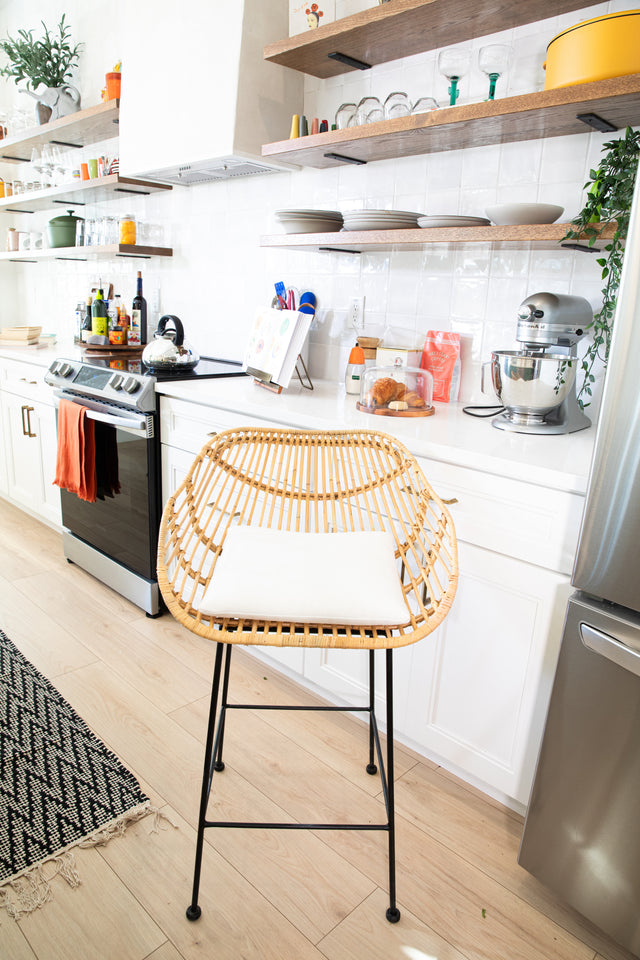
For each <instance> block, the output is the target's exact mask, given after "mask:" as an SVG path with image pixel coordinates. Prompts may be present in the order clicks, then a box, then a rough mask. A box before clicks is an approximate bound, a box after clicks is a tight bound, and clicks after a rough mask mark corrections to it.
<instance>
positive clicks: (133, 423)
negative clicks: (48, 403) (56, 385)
mask: <svg viewBox="0 0 640 960" xmlns="http://www.w3.org/2000/svg"><path fill="white" fill-rule="evenodd" d="M54 397H55V399H56V407H57V406H58V405H59V403H58V401H60V400H69V402H70V403H81V406H83V407H86V410H87V417H88V418H89V419H90V420H100V422H101V423H108V424H110V426H112V427H119V428H120V429H122V430H128V431H129V433H133V434H135V435H136V436H143V437H146V436H147V435H148V425H147V418H146V416H145V415H144V414H138V415H136V414H131V415H127V416H126V417H119V416H117V415H116V414H114V413H105V412H104V411H102V410H94V409H92V404H91V401H90V400H89V401H87V400H84V399H83V400H82V401H77V400H74V399H72V398H71V397H69V396H68V395H67V394H65V393H62V392H61V391H58V390H54Z"/></svg>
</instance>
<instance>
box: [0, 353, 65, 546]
mask: <svg viewBox="0 0 640 960" xmlns="http://www.w3.org/2000/svg"><path fill="white" fill-rule="evenodd" d="M0 375H1V380H0V403H1V407H2V425H3V433H4V452H5V461H6V474H7V481H6V494H7V496H8V497H9V499H10V500H12V501H14V502H15V503H17V504H19V505H20V506H21V507H24V509H26V510H28V511H29V512H30V513H32V514H34V515H35V516H37V517H39V518H40V519H42V520H45V521H46V522H48V523H50V524H53V525H55V526H58V527H59V526H61V524H62V512H61V507H60V490H59V489H58V487H56V486H54V485H53V479H54V477H55V467H56V415H55V408H54V406H53V398H52V396H51V391H50V390H49V388H48V387H47V386H46V385H45V383H44V380H43V376H44V369H43V368H42V367H38V366H36V365H35V364H28V363H21V362H19V361H12V360H0Z"/></svg>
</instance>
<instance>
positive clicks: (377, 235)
mask: <svg viewBox="0 0 640 960" xmlns="http://www.w3.org/2000/svg"><path fill="white" fill-rule="evenodd" d="M570 228H571V224H570V223H540V224H526V225H523V226H516V227H499V226H485V227H430V228H429V229H427V230H422V229H417V230H344V231H337V232H336V233H288V234H277V235H273V236H265V237H261V238H260V246H262V247H287V248H289V249H294V250H312V251H318V250H326V251H331V252H335V253H340V252H343V253H368V252H369V251H375V250H419V249H421V248H422V247H424V246H426V245H427V244H432V243H513V244H514V245H515V244H520V245H523V244H530V245H531V246H532V247H534V248H536V249H546V250H552V249H557V248H558V244H559V243H560V241H561V240H562V238H563V237H564V236H565V234H566V233H567V230H569V229H570ZM614 231H615V226H614V225H613V224H607V225H606V226H605V228H604V230H603V231H602V236H601V240H602V241H606V240H607V239H609V238H610V237H612V236H613V233H614ZM576 244H578V249H581V250H585V251H590V252H594V251H596V250H598V249H601V248H602V243H601V242H599V241H596V244H595V245H594V247H592V248H589V247H588V245H587V244H588V242H587V241H586V240H585V241H584V243H578V241H573V240H568V241H567V242H566V245H567V246H569V249H576ZM564 245H565V244H563V246H564Z"/></svg>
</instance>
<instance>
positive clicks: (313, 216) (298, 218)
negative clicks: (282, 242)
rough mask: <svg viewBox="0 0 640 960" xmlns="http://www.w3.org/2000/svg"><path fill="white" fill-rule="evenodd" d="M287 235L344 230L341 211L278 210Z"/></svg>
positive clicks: (277, 214)
mask: <svg viewBox="0 0 640 960" xmlns="http://www.w3.org/2000/svg"><path fill="white" fill-rule="evenodd" d="M275 215H276V220H277V221H278V223H281V224H282V227H283V229H284V232H285V233H335V231H336V230H342V214H341V213H340V211H339V210H276V214H275Z"/></svg>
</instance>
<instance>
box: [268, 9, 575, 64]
mask: <svg viewBox="0 0 640 960" xmlns="http://www.w3.org/2000/svg"><path fill="white" fill-rule="evenodd" d="M582 7H584V2H583V0H515V2H513V3H496V2H495V0H392V2H391V3H385V4H382V5H381V6H377V7H372V8H371V9H370V10H365V11H362V12H361V13H355V14H353V15H352V16H350V17H344V18H342V19H341V20H336V21H334V22H333V23H327V24H324V25H323V26H321V27H318V29H317V30H308V31H307V32H306V33H300V34H298V35H297V36H295V37H289V38H288V39H285V40H279V41H278V42H277V43H271V44H269V45H268V46H266V47H265V48H264V57H265V59H266V60H271V61H273V62H274V63H281V64H283V65H284V66H285V67H291V68H292V69H294V70H300V71H302V72H303V73H309V74H311V75H312V76H314V77H321V78H326V77H333V76H336V75H338V74H341V73H346V72H347V71H348V70H353V69H357V68H355V67H353V66H349V65H348V64H345V63H343V62H340V61H337V60H332V59H329V54H330V53H335V52H338V53H341V54H343V55H346V56H349V57H353V58H354V59H356V60H359V61H361V62H363V63H365V64H367V65H368V66H375V65H376V64H378V63H387V62H388V61H389V60H397V59H399V58H400V57H411V56H413V55H414V54H416V53H423V52H424V51H425V50H435V49H437V48H439V47H446V46H449V44H452V43H462V42H463V41H465V40H470V39H472V38H474V37H485V36H487V35H488V34H490V33H497V32H498V31H501V30H509V29H511V28H512V27H518V26H521V25H522V24H524V23H532V22H533V21H535V20H544V19H545V18H546V17H555V16H558V15H559V14H562V13H568V12H569V11H571V10H578V9H581V8H582ZM549 39H550V40H551V39H552V38H551V37H549Z"/></svg>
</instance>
